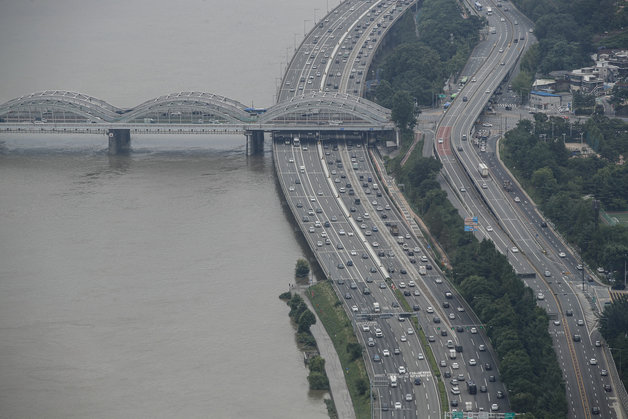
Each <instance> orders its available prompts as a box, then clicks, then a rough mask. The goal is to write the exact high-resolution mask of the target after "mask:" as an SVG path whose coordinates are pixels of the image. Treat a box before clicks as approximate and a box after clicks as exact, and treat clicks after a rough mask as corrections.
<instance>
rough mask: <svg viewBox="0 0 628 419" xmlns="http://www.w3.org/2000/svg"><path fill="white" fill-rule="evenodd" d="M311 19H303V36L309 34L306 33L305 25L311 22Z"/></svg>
mask: <svg viewBox="0 0 628 419" xmlns="http://www.w3.org/2000/svg"><path fill="white" fill-rule="evenodd" d="M309 21H310V20H309V19H303V36H305V35H306V34H307V33H306V32H305V23H306V22H309Z"/></svg>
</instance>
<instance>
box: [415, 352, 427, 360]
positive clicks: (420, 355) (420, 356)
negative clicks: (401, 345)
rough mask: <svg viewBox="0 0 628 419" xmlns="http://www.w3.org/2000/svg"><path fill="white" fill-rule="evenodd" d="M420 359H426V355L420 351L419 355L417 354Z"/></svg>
mask: <svg viewBox="0 0 628 419" xmlns="http://www.w3.org/2000/svg"><path fill="white" fill-rule="evenodd" d="M417 358H418V359H425V356H423V354H422V353H419V355H418V356H417Z"/></svg>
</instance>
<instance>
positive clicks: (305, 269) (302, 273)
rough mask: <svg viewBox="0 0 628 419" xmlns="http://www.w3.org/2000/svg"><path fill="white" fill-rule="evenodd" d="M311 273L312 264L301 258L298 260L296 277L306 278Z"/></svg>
mask: <svg viewBox="0 0 628 419" xmlns="http://www.w3.org/2000/svg"><path fill="white" fill-rule="evenodd" d="M309 273H310V264H309V263H307V260H305V259H302V258H299V259H297V266H296V268H295V276H296V277H297V278H305V277H306V276H308V275H309Z"/></svg>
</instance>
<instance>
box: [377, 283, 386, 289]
mask: <svg viewBox="0 0 628 419" xmlns="http://www.w3.org/2000/svg"><path fill="white" fill-rule="evenodd" d="M379 289H381V290H383V289H386V283H385V282H380V283H379Z"/></svg>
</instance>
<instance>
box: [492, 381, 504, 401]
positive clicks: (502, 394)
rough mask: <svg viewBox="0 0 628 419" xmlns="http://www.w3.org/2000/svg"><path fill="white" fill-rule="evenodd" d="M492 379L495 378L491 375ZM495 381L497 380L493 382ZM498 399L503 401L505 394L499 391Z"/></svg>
mask: <svg viewBox="0 0 628 419" xmlns="http://www.w3.org/2000/svg"><path fill="white" fill-rule="evenodd" d="M491 377H494V376H493V375H491ZM493 381H495V380H493ZM497 398H498V399H503V398H504V393H503V392H502V391H501V390H497Z"/></svg>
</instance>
